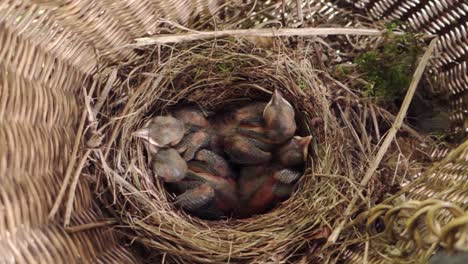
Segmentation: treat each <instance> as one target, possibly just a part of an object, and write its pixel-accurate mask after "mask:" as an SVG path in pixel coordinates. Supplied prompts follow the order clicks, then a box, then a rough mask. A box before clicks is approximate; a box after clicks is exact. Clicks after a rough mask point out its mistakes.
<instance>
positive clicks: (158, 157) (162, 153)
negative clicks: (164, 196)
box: [151, 148, 187, 182]
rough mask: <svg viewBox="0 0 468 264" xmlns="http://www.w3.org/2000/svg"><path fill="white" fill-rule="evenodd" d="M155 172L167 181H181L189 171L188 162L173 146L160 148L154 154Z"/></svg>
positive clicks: (153, 164) (153, 166) (153, 167)
mask: <svg viewBox="0 0 468 264" xmlns="http://www.w3.org/2000/svg"><path fill="white" fill-rule="evenodd" d="M151 166H152V169H153V173H154V174H155V175H157V176H158V177H161V178H162V179H163V180H164V181H165V182H178V181H181V180H182V179H183V178H184V177H185V174H186V173H187V163H186V162H185V160H184V159H182V157H181V156H180V154H179V152H177V151H176V150H175V149H173V148H164V149H160V150H159V151H158V152H157V153H155V154H153V161H152V164H151Z"/></svg>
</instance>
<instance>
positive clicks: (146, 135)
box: [132, 127, 161, 147]
mask: <svg viewBox="0 0 468 264" xmlns="http://www.w3.org/2000/svg"><path fill="white" fill-rule="evenodd" d="M132 136H134V137H139V138H142V139H144V140H146V141H147V142H148V143H149V145H153V146H156V147H160V146H161V145H159V144H158V142H156V141H154V139H153V138H152V137H150V129H149V128H147V127H144V128H141V129H138V130H137V131H135V132H133V133H132Z"/></svg>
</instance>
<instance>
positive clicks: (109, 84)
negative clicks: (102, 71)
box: [94, 69, 117, 114]
mask: <svg viewBox="0 0 468 264" xmlns="http://www.w3.org/2000/svg"><path fill="white" fill-rule="evenodd" d="M116 78H117V69H113V70H112V72H111V73H110V75H109V78H108V79H107V82H106V86H104V89H103V90H102V93H101V94H100V95H99V99H98V101H97V103H96V106H95V107H94V113H95V114H97V113H99V111H100V110H101V107H102V106H103V105H104V102H105V101H106V99H107V96H108V95H109V92H110V90H111V88H112V85H113V84H114V82H115V79H116Z"/></svg>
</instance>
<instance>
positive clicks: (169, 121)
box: [132, 116, 185, 147]
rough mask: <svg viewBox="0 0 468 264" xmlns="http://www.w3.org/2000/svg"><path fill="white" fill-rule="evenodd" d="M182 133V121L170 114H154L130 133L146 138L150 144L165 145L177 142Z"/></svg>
mask: <svg viewBox="0 0 468 264" xmlns="http://www.w3.org/2000/svg"><path fill="white" fill-rule="evenodd" d="M184 134H185V126H184V123H183V122H182V121H179V120H178V119H176V118H174V117H171V116H156V117H154V118H152V119H151V120H150V122H149V123H148V125H146V126H145V127H143V128H141V129H139V130H137V131H135V132H133V134H132V135H133V136H135V137H140V138H143V139H146V140H147V141H148V143H149V144H150V145H152V146H155V147H166V146H174V145H176V144H178V143H179V142H180V140H181V139H182V137H183V136H184Z"/></svg>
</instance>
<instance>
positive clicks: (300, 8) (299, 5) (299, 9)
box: [296, 0, 304, 24]
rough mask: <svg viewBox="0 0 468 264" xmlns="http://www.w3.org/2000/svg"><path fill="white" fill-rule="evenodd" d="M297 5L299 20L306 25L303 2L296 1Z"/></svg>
mask: <svg viewBox="0 0 468 264" xmlns="http://www.w3.org/2000/svg"><path fill="white" fill-rule="evenodd" d="M296 5H297V18H298V19H299V21H300V22H301V24H304V12H303V11H302V0H296Z"/></svg>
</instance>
